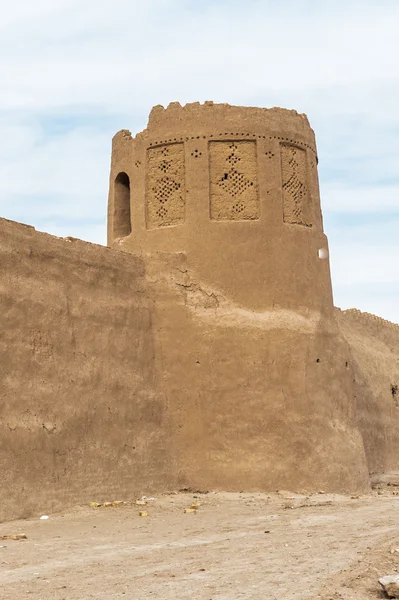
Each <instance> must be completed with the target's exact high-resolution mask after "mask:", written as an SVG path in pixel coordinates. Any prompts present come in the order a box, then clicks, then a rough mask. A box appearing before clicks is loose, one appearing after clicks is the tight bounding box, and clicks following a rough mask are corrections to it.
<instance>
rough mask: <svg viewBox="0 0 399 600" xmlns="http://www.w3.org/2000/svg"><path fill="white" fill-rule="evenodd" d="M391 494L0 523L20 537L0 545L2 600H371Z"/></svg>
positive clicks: (393, 562) (120, 510)
mask: <svg viewBox="0 0 399 600" xmlns="http://www.w3.org/2000/svg"><path fill="white" fill-rule="evenodd" d="M396 489H399V488H396ZM394 490H395V488H390V487H385V488H384V489H383V490H380V491H379V492H377V491H374V492H373V493H372V494H370V495H368V496H362V497H360V498H350V497H344V496H332V495H327V494H322V493H320V494H314V495H311V496H299V495H295V494H290V493H288V492H278V493H276V494H270V495H267V494H260V493H254V494H239V493H237V494H232V493H208V494H200V493H195V492H185V493H178V494H169V495H164V496H161V497H159V498H158V499H156V500H155V501H150V502H148V504H147V506H137V505H136V504H135V503H134V500H133V501H131V502H130V503H129V504H127V505H123V506H118V507H109V508H105V507H101V508H91V507H89V506H85V507H77V508H75V509H73V510H68V511H65V513H64V514H50V515H49V517H50V518H49V519H48V520H40V519H39V516H40V515H37V516H35V517H32V518H30V519H28V520H23V521H13V522H10V523H2V524H0V536H2V535H10V534H11V535H12V534H19V533H25V534H26V536H27V539H26V540H22V541H14V540H3V541H1V540H0V546H3V547H1V548H0V598H1V600H9V599H13V600H15V599H17V600H19V599H25V598H27V599H31V600H39V599H41V600H50V599H51V600H85V599H86V598H87V599H89V598H95V599H98V600H100V599H101V600H104V599H106V600H108V599H117V598H123V599H140V600H141V599H146V600H148V599H155V598H157V599H160V600H172V599H173V600H184V599H188V598H190V599H195V600H227V599H229V600H230V599H232V600H233V599H234V600H235V599H240V598H246V599H256V600H258V599H262V600H269V599H270V600H300V599H301V600H317V599H320V598H322V599H323V600H378V599H381V598H384V594H383V593H382V592H381V591H380V589H379V588H380V586H379V584H378V578H379V577H381V576H383V575H387V574H393V573H395V572H396V570H397V569H399V527H398V517H399V495H396V492H395V491H394ZM93 500H95V499H93ZM110 500H112V498H110ZM193 501H194V502H200V503H201V506H200V507H199V508H198V509H197V510H196V512H193V513H184V509H185V508H187V507H189V506H190V505H191V503H192V502H193ZM139 510H147V511H148V516H147V517H140V516H139ZM4 546H5V547H4ZM396 548H398V552H396V551H395V549H396Z"/></svg>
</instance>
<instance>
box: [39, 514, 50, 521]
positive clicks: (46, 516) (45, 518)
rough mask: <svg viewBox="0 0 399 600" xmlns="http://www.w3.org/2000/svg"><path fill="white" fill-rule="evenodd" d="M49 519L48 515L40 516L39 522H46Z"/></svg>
mask: <svg viewBox="0 0 399 600" xmlns="http://www.w3.org/2000/svg"><path fill="white" fill-rule="evenodd" d="M49 518H50V517H49V516H48V515H42V516H41V517H40V520H41V521H47V519H49Z"/></svg>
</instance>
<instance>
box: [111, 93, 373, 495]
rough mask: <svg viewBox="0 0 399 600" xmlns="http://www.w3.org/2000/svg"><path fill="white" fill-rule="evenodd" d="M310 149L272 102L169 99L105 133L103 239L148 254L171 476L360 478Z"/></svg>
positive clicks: (195, 480)
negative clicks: (132, 126)
mask: <svg viewBox="0 0 399 600" xmlns="http://www.w3.org/2000/svg"><path fill="white" fill-rule="evenodd" d="M317 162H318V160H317V150H316V144H315V137H314V133H313V130H312V129H311V128H310V126H309V123H308V120H307V118H306V116H305V115H302V114H298V113H297V112H296V111H291V110H284V109H279V108H272V109H261V108H244V107H236V106H229V105H226V104H213V103H212V102H206V103H205V104H204V105H200V104H199V103H194V104H188V105H186V106H184V107H182V106H180V104H178V103H172V104H170V105H169V106H168V108H167V109H164V108H163V107H161V106H157V107H155V108H154V109H153V110H152V112H151V115H150V118H149V123H148V127H147V129H146V130H145V131H143V132H142V133H139V134H138V135H137V136H136V137H134V138H132V136H131V134H130V132H128V131H126V130H124V131H120V132H119V133H117V134H116V135H115V137H114V139H113V148H112V165H111V177H110V194H109V212H108V244H109V246H111V247H114V248H118V249H121V250H123V251H125V252H130V253H133V254H135V255H137V256H140V257H142V258H144V259H145V260H146V264H147V278H148V280H149V281H150V282H151V285H152V286H153V294H154V296H153V297H154V299H155V300H154V303H155V307H156V310H155V314H156V323H155V324H154V328H155V330H156V335H155V339H154V353H155V356H156V357H157V359H156V360H158V363H157V364H158V365H159V367H160V371H161V372H162V385H163V386H164V387H163V389H164V393H165V398H166V402H167V404H168V414H169V417H170V425H171V431H173V439H171V445H172V446H173V448H174V460H175V461H176V466H177V467H176V468H177V471H178V475H179V484H181V485H182V486H183V485H187V486H190V487H197V488H211V487H215V486H216V487H222V488H224V489H273V488H276V487H277V488H281V487H286V488H289V489H315V487H317V486H320V487H323V488H329V489H336V490H341V491H342V490H343V489H351V490H353V489H354V487H358V488H359V489H360V488H364V487H365V486H367V485H368V483H367V482H368V473H367V468H366V463H365V457H364V451H363V449H362V448H363V446H362V441H361V437H360V434H359V433H358V431H357V429H356V427H355V426H354V420H353V414H354V407H353V391H352V380H353V379H352V373H351V370H350V367H349V368H348V361H347V360H344V359H345V356H346V353H347V349H346V347H345V342H344V341H343V340H342V338H341V337H340V336H339V335H338V331H337V325H336V321H335V317H334V309H333V300H332V291H331V278H330V270H329V260H328V258H320V257H326V256H328V242H327V239H326V236H325V235H324V232H323V223H322V215H321V208H320V197H319V186H318V175H317ZM132 343H134V340H132ZM353 473H356V476H355V479H356V482H355V486H354V479H353Z"/></svg>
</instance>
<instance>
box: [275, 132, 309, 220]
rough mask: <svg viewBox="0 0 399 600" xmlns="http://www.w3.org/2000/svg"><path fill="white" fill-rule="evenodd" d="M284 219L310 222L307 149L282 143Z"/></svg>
mask: <svg viewBox="0 0 399 600" xmlns="http://www.w3.org/2000/svg"><path fill="white" fill-rule="evenodd" d="M280 148H281V168H282V175H283V200H284V221H285V222H286V223H293V224H295V225H307V226H311V223H310V218H309V214H310V210H309V208H310V207H309V193H308V178H307V163H306V150H303V149H302V148H298V147H297V146H292V145H290V144H281V145H280Z"/></svg>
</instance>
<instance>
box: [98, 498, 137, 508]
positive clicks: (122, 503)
mask: <svg viewBox="0 0 399 600" xmlns="http://www.w3.org/2000/svg"><path fill="white" fill-rule="evenodd" d="M125 504H128V502H123V501H122V500H113V501H112V502H103V503H102V504H101V502H89V506H91V508H100V507H101V506H102V507H105V508H109V507H110V506H124V505H125Z"/></svg>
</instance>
